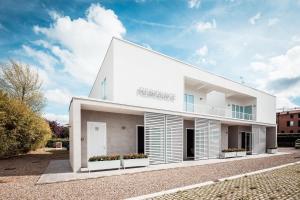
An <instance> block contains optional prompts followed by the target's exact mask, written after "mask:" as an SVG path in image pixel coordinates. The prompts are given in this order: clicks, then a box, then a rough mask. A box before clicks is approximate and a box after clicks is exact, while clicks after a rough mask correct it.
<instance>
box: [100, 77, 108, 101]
mask: <svg viewBox="0 0 300 200" xmlns="http://www.w3.org/2000/svg"><path fill="white" fill-rule="evenodd" d="M101 92H102V99H106V98H107V96H106V78H104V79H103V81H102V82H101Z"/></svg>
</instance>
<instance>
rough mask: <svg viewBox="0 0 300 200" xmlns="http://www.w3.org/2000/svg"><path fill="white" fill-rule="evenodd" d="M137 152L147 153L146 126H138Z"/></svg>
mask: <svg viewBox="0 0 300 200" xmlns="http://www.w3.org/2000/svg"><path fill="white" fill-rule="evenodd" d="M136 130H137V153H141V154H144V153H145V130H144V126H137V127H136Z"/></svg>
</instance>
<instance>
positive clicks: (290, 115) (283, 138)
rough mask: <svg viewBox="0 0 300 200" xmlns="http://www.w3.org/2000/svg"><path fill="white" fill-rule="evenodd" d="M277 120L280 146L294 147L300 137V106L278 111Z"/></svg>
mask: <svg viewBox="0 0 300 200" xmlns="http://www.w3.org/2000/svg"><path fill="white" fill-rule="evenodd" d="M276 122H277V131H278V136H277V137H278V138H277V139H278V146H282V147H293V146H294V145H295V141H296V139H300V108H295V109H288V110H285V111H281V112H277V114H276Z"/></svg>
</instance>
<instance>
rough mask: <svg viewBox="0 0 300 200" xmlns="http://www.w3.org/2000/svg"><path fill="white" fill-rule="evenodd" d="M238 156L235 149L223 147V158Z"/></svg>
mask: <svg viewBox="0 0 300 200" xmlns="http://www.w3.org/2000/svg"><path fill="white" fill-rule="evenodd" d="M234 157H236V151H235V149H223V150H222V152H221V158H234Z"/></svg>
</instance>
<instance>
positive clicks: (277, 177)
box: [152, 164, 300, 200]
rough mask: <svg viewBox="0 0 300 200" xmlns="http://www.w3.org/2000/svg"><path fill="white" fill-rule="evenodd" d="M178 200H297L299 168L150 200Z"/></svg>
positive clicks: (276, 171) (286, 168)
mask: <svg viewBox="0 0 300 200" xmlns="http://www.w3.org/2000/svg"><path fill="white" fill-rule="evenodd" d="M162 199H164V200H181V199H185V200H186V199H228V200H231V199H241V200H242V199H243V200H244V199H247V200H250V199H251V200H252V199H253V200H254V199H262V200H265V199H266V200H267V199H270V200H275V199H278V200H279V199H282V200H283V199H294V200H296V199H297V200H299V199H300V164H297V165H292V166H288V167H284V168H281V169H276V170H272V171H269V172H265V173H260V174H256V175H251V176H244V177H242V178H238V179H234V180H228V181H223V182H220V183H215V184H213V185H210V186H204V187H200V188H195V189H190V190H185V191H179V192H176V193H173V194H168V195H163V196H160V197H157V198H154V199H152V200H162Z"/></svg>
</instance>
